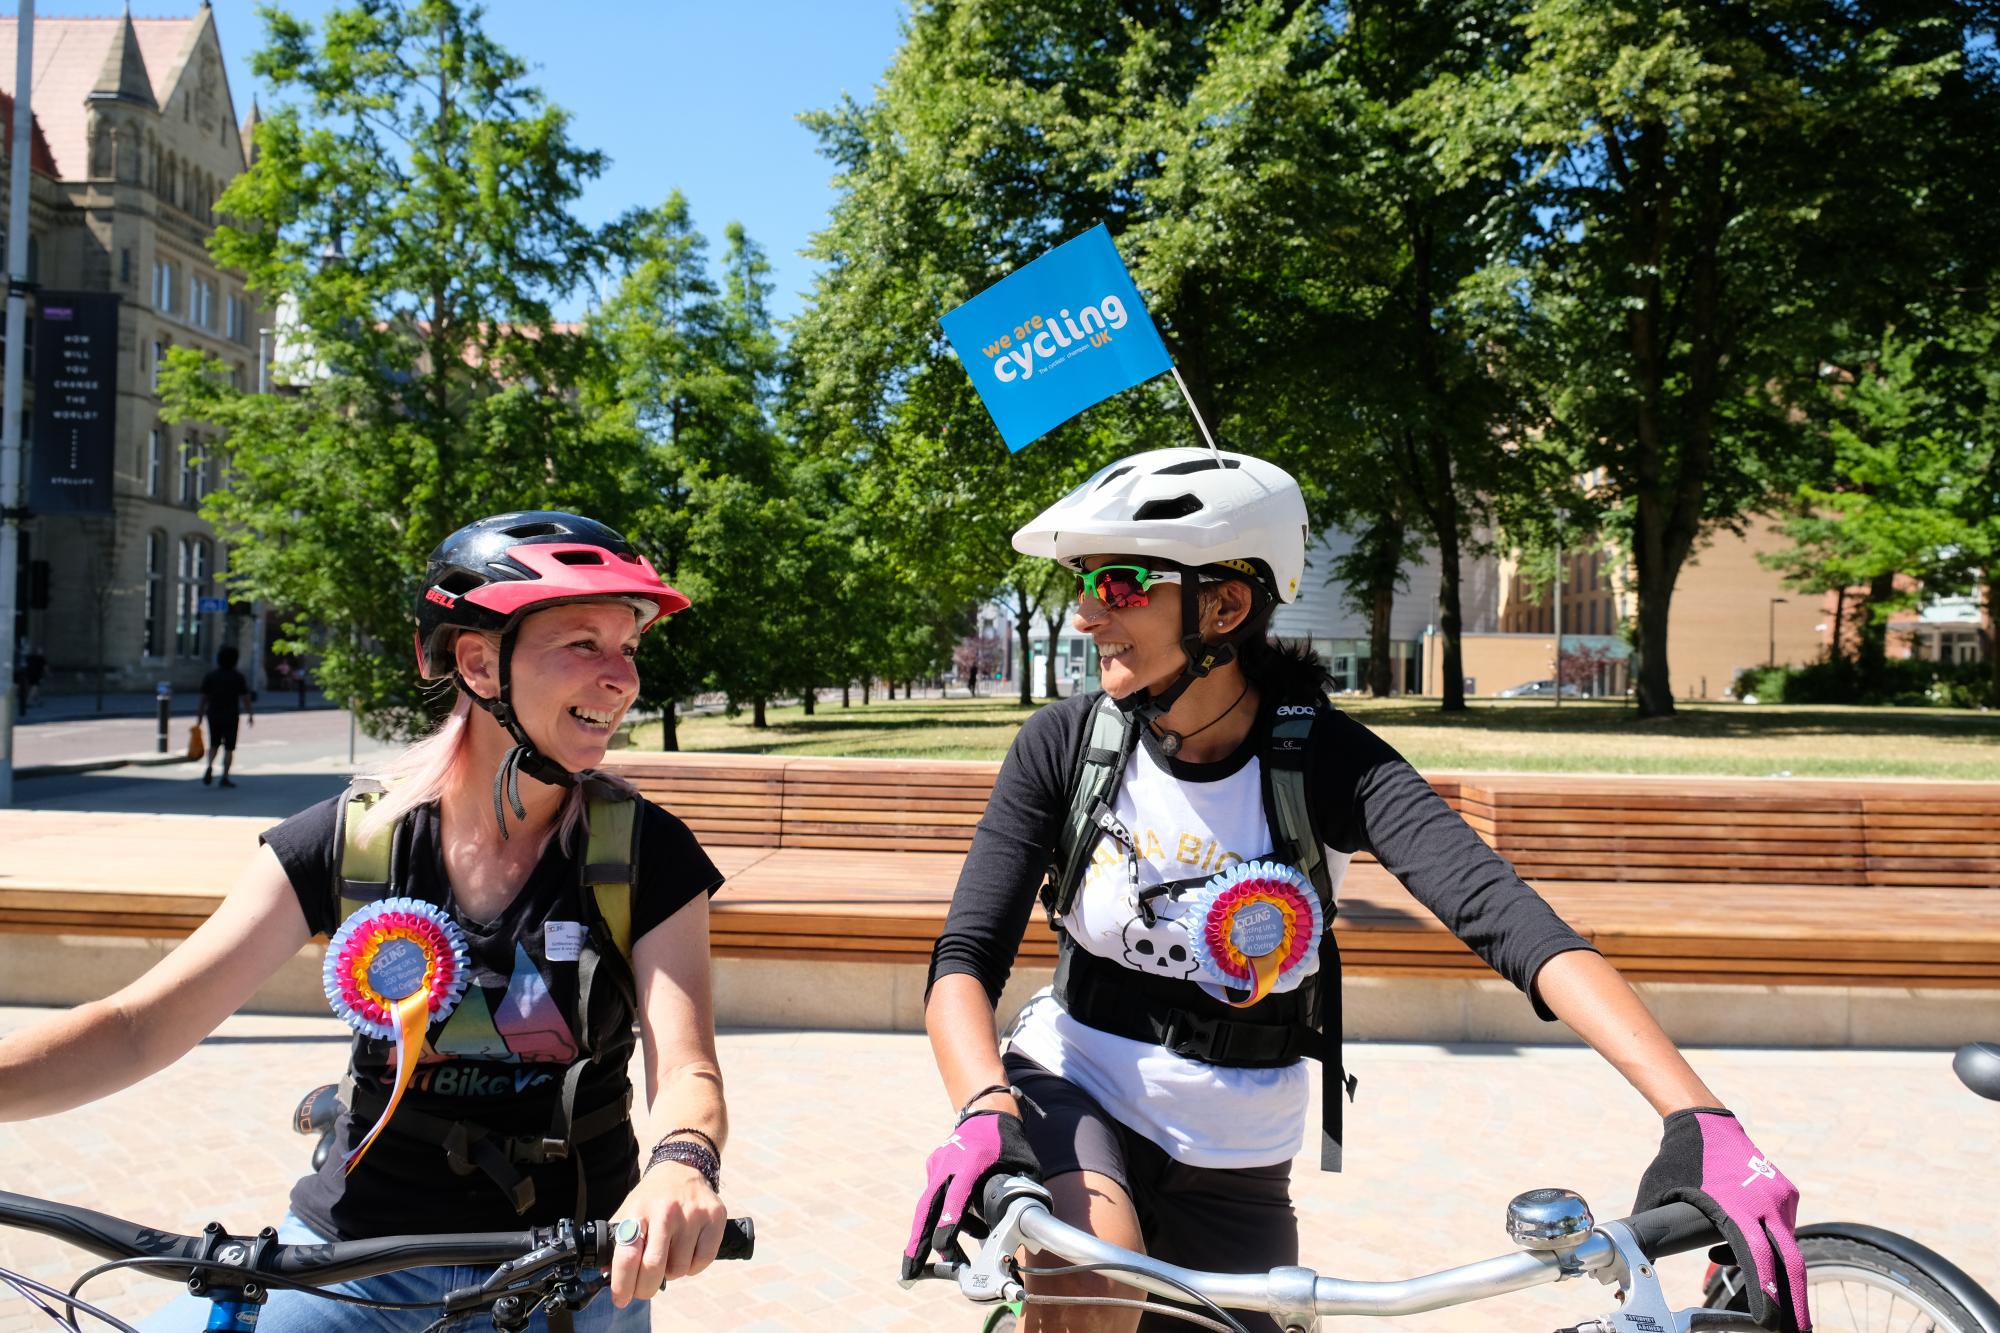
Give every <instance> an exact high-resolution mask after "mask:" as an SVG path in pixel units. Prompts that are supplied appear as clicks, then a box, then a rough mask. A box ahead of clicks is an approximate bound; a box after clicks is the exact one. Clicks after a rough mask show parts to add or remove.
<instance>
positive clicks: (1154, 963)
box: [1125, 915, 1201, 980]
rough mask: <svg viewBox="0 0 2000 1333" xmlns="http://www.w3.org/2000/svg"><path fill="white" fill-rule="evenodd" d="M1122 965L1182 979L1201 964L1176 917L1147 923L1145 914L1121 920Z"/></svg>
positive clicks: (1161, 975)
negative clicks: (1128, 919)
mask: <svg viewBox="0 0 2000 1333" xmlns="http://www.w3.org/2000/svg"><path fill="white" fill-rule="evenodd" d="M1125 966H1127V967H1131V968H1136V969H1138V970H1139V971H1141V972H1146V973H1150V974H1151V975H1153V976H1156V977H1172V978H1174V979H1176V980H1184V979H1186V978H1188V977H1191V976H1193V975H1194V973H1195V969H1196V968H1198V967H1200V966H1201V964H1200V963H1198V962H1196V961H1195V956H1194V950H1192V949H1190V948H1189V947H1188V937H1187V931H1185V930H1183V929H1182V928H1181V923H1180V922H1179V921H1178V920H1175V921H1168V920H1165V919H1164V918H1162V919H1159V920H1156V921H1154V923H1153V924H1152V925H1150V926H1148V925H1147V924H1146V918H1145V917H1143V916H1136V915H1135V916H1134V917H1133V918H1132V919H1131V920H1130V921H1127V922H1126V923H1125Z"/></svg>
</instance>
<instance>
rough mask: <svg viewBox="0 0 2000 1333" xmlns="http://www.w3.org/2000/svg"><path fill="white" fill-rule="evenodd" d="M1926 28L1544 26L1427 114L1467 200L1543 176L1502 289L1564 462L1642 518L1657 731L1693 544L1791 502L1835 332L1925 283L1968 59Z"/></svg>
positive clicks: (1676, 12) (1816, 17)
mask: <svg viewBox="0 0 2000 1333" xmlns="http://www.w3.org/2000/svg"><path fill="white" fill-rule="evenodd" d="M1931 18H1932V15H1931V14H1930V13H1929V12H1927V11H1925V10H1924V9H1923V8H1922V7H1914V8H1910V9H1904V8H1896V7H1892V8H1890V9H1888V10H1886V11H1871V12H1868V13H1865V14H1862V13H1857V12H1856V11H1853V10H1852V9H1851V8H1849V7H1846V6H1840V5H1834V4H1822V3H1818V2H1817V0H1794V2H1792V3H1785V4H1778V5H1765V6H1732V5H1678V4H1672V3H1665V2H1664V0H1648V2H1646V3H1639V4H1632V5H1624V6H1618V7H1607V6H1604V5H1599V4H1595V3H1591V0H1537V2H1536V3H1534V4H1532V5H1530V6H1529V7H1528V8H1527V10H1526V12H1525V13H1524V14H1523V16H1522V18H1521V20H1520V24H1521V31H1522V32H1523V34H1524V35H1525V36H1526V38H1527V39H1528V42H1527V45H1526V47H1525V48H1524V50H1523V51H1522V53H1521V58H1520V59H1518V60H1516V61H1512V62H1508V63H1505V64H1500V65H1496V66H1493V67H1489V68H1486V69H1482V70H1480V71H1477V72H1474V73H1471V74H1468V75H1466V76H1464V77H1462V78H1459V79H1456V80H1454V81H1451V82H1450V83H1447V84H1445V85H1441V86H1440V89H1439V90H1438V92H1437V94H1436V96H1435V99H1434V114H1433V121H1432V123H1433V126H1434V128H1435V132H1436V134H1437V146H1438V148H1439V153H1440V160H1441V161H1443V162H1444V163H1446V164H1447V165H1448V166H1450V167H1453V168H1454V169H1455V170H1456V171H1457V172H1458V173H1459V174H1460V176H1461V177H1462V178H1473V177H1478V176H1482V175H1489V174H1492V173H1494V172H1506V171H1509V170H1511V169H1512V168H1513V166H1514V164H1519V163H1524V162H1525V163H1526V164H1528V165H1530V166H1531V167H1532V173H1531V174H1530V175H1528V176H1527V177H1526V178H1525V179H1524V180H1523V183H1522V185H1521V187H1520V188H1519V189H1517V190H1514V191H1512V192H1510V194H1509V196H1508V198H1507V199H1506V201H1505V211H1504V213H1503V214H1496V215H1495V216H1494V217H1493V218H1492V219H1491V221H1490V223H1489V225H1493V226H1495V227H1500V224H1501V223H1503V222H1504V224H1505V225H1504V228H1500V229H1501V230H1504V231H1505V232H1506V233H1507V234H1508V235H1509V237H1510V238H1511V239H1510V240H1509V241H1508V243H1507V245H1506V247H1505V249H1504V251H1503V253H1502V254H1500V255H1499V256H1497V257H1496V262H1495V263H1494V264H1492V265H1491V266H1490V267H1491V276H1490V285H1491V288H1492V291H1493V293H1494V298H1495V301H1496V303H1497V302H1498V301H1500V300H1502V299H1504V298H1506V297H1507V296H1508V295H1509V294H1512V296H1513V300H1514V301H1515V303H1516V304H1517V305H1518V306H1519V307H1520V309H1521V311H1522V314H1523V319H1524V323H1525V326H1526V329H1527V332H1528V335H1529V336H1528V337H1527V338H1526V339H1524V350H1525V351H1526V352H1527V353H1528V354H1530V355H1531V356H1532V357H1533V358H1534V360H1535V361H1537V362H1538V363H1539V364H1538V368H1537V369H1536V371H1535V374H1536V377H1538V378H1539V379H1540V380H1541V382H1542V383H1543V384H1545V385H1546V386H1548V388H1549V390H1550V398H1549V402H1548V404H1547V414H1548V420H1547V433H1548V438H1549V440H1550V442H1551V443H1553V444H1554V445H1556V446H1558V447H1560V448H1562V449H1564V450H1566V451H1567V452H1568V453H1569V454H1570V455H1571V457H1572V458H1573V460H1574V463H1575V470H1576V471H1578V472H1580V473H1581V472H1597V473H1598V474H1599V475H1601V476H1602V477H1603V478H1604V489H1605V492H1606V494H1607V496H1608V498H1609V499H1610V501H1611V503H1613V504H1614V505H1615V506H1618V507H1622V508H1624V509H1626V510H1629V515H1628V516H1627V519H1626V521H1627V523H1628V524H1629V530H1630V533H1631V539H1632V555H1633V563H1634V567H1635V572H1636V575H1637V583H1638V617H1637V626H1636V646H1637V650H1638V656H1639V663H1638V680H1637V692H1638V700H1639V708H1640V712H1641V714H1642V715H1647V716H1661V715H1667V714H1671V713H1672V712H1673V694H1672V688H1671V679H1670V672H1669V665H1668V642H1667V625H1668V612H1669V608H1670V605H1671V599H1672V595H1673V588H1674V583H1675V580H1676V578H1677V577H1678V575H1679V572H1680V569H1681V566H1682V564H1683V563H1684V562H1685V561H1686V559H1687V557H1688V554H1689V552H1690V551H1691V550H1692V549H1693V546H1694V543H1695V541H1696V539H1697V538H1698V537H1699V536H1701V535H1702V533H1703V532H1704V531H1705V530H1707V529H1709V528H1711V527H1713V526H1715V525H1717V524H1728V523H1731V522H1734V521H1736V520H1737V519H1738V518H1739V516H1740V515H1742V514H1743V513H1744V512H1745V511H1746V509H1750V508H1754V507H1756V506H1757V505H1759V504H1760V503H1762V502H1763V501H1764V500H1765V498H1766V497H1768V496H1769V495H1770V494H1771V492H1772V491H1773V489H1774V488H1777V487H1780V486H1782V485H1784V484H1785V483H1786V480H1787V474H1788V472H1789V470H1790V469H1791V467H1792V465H1793V464H1794V463H1795V462H1796V461H1797V460H1798V459H1799V457H1800V454H1801V451H1802V450H1801V443H1800V438H1799V432H1798V431H1797V430H1796V429H1795V426H1796V422H1795V421H1794V419H1793V417H1792V414H1791V412H1790V404H1792V403H1794V402H1796V401H1798V399H1799V398H1800V396H1801V387H1802V385H1803V384H1805V383H1806V382H1808V381H1809V379H1810V376H1811V375H1812V373H1813V371H1814V370H1815V368H1816V367H1817V364H1818V355H1817V354H1818V352H1819V351H1820V350H1822V348H1823V346H1824V343H1823V341H1822V335H1823V332H1824V330H1825V329H1826V328H1828V327H1830V325H1831V324H1832V323H1833V321H1834V318H1835V317H1836V316H1837V315H1840V314H1851V313H1852V312H1854V311H1855V310H1857V309H1869V308H1879V307H1880V306H1881V305H1883V304H1884V303H1885V302H1888V301H1890V300H1892V299H1893V292H1894V289H1895V288H1896V287H1897V286H1898V284H1899V283H1901V282H1902V281H1904V280H1905V279H1907V278H1908V277H1909V276H1910V274H1909V272H1908V270H1907V269H1905V268H1903V267H1902V265H1901V262H1900V260H1899V259H1898V257H1899V256H1901V255H1903V254H1905V253H1906V251H1905V250H1904V249H1903V248H1902V244H1903V240H1904V237H1903V236H1902V235H1901V234H1900V233H1901V231H1902V229H1903V228H1904V227H1905V225H1906V224H1907V223H1910V222H1912V221H1914V220H1915V217H1914V209H1915V207H1916V204H1915V202H1914V201H1918V200H1920V199H1921V197H1922V195H1921V184H1922V182H1921V179H1920V176H1921V172H1920V170H1917V169H1916V163H1915V160H1914V155H1913V153H1912V151H1911V145H1912V144H1913V143H1915V142H1918V141H1920V140H1921V138H1922V134H1923V123H1922V112H1923V107H1924V105H1925V101H1926V99H1927V98H1930V97H1931V96H1932V95H1933V94H1934V93H1935V92H1936V90H1937V87H1938V81H1939V79H1940V77H1942V76H1943V75H1944V74H1945V73H1946V72H1947V71H1949V70H1950V69H1951V68H1953V67H1954V66H1955V65H1956V64H1957V63H1958V62H1959V60H1960V58H1961V57H1960V53H1959V51H1958V49H1957V42H1958V38H1957V34H1956V33H1955V31H1951V30H1949V29H1947V30H1945V31H1942V32H1940V30H1939V25H1937V24H1935V23H1933V22H1931ZM1831 144H1838V145H1840V150H1839V151H1837V152H1829V151H1827V146H1828V145H1831ZM1931 257H1932V256H1931V255H1929V254H1923V255H1921V258H1922V259H1923V260H1925V261H1928V260H1929V259H1930V258H1931Z"/></svg>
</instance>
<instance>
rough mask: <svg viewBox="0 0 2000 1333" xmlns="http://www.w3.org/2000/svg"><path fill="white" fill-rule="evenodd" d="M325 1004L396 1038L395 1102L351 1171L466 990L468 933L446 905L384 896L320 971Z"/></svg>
mask: <svg viewBox="0 0 2000 1333" xmlns="http://www.w3.org/2000/svg"><path fill="white" fill-rule="evenodd" d="M320 978H321V981H322V983H323V985H324V986H325V989H326V1002H327V1004H329V1005H330V1006H332V1008H333V1012H334V1013H335V1014H336V1015H338V1016H339V1018H340V1019H341V1021H343V1022H344V1023H346V1024H347V1026H349V1027H351V1028H353V1029H354V1030H355V1031H356V1032H358V1033H360V1034H361V1035H362V1036H364V1037H373V1038H375V1039H376V1040H378V1041H394V1042H395V1043H396V1082H395V1086H394V1088H393V1089H392V1090H391V1091H390V1093H389V1104H388V1105H387V1106H385V1107H384V1108H383V1109H382V1114H381V1116H380V1117H379V1118H377V1120H376V1121H375V1124H374V1126H373V1127H372V1128H370V1129H369V1131H368V1133H367V1135H366V1136H364V1137H363V1138H362V1140H361V1142H360V1144H359V1145H358V1146H356V1148H355V1149H354V1151H353V1152H351V1153H349V1154H348V1155H347V1160H346V1162H345V1163H344V1164H343V1165H342V1167H341V1170H342V1172H343V1173H345V1172H349V1171H352V1170H353V1169H354V1168H355V1165H356V1164H357V1163H359V1162H360V1161H361V1155H362V1154H363V1153H365V1152H367V1151H368V1149H369V1148H370V1147H371V1146H372V1145H373V1144H374V1142H375V1139H376V1137H377V1136H378V1135H380V1134H381V1132H382V1130H383V1128H384V1127H385V1126H387V1125H388V1123H389V1117H390V1116H393V1115H394V1114H396V1105H397V1103H399V1102H401V1101H402V1100H403V1093H404V1092H405V1091H406V1090H408V1088H409V1086H410V1079H411V1077H412V1076H414V1075H415V1074H416V1072H417V1057H418V1056H419V1055H421V1054H422V1053H423V1049H424V1036H425V1034H426V1033H427V1032H429V1030H430V1025H431V1024H432V1023H433V1022H435V1021H436V1020H438V1019H441V1018H443V1017H445V1016H446V1015H447V1014H449V1013H450V1012H451V1011H452V1009H453V1008H454V1007H455V1006H456V1005H457V1004H458V1001H459V997H460V996H462V995H464V994H465V985H466V981H467V980H468V959H467V955H466V948H465V934H464V932H462V931H461V930H459V928H458V923H457V922H456V921H453V920H452V919H451V918H450V917H448V916H446V915H445V914H444V912H443V910H442V909H440V908H438V907H436V906H433V905H432V904H430V903H427V902H423V901H421V900H419V899H416V898H383V899H379V900H378V901H376V902H372V903H369V904H367V905H366V906H365V907H363V908H361V909H360V910H359V911H357V912H355V913H354V915H353V916H350V917H348V918H347V920H346V921H344V922H342V923H341V926H340V929H339V930H337V931H335V932H334V936H333V940H332V942H331V943H329V944H328V945H327V946H326V962H325V963H324V964H323V965H322V967H321V969H320Z"/></svg>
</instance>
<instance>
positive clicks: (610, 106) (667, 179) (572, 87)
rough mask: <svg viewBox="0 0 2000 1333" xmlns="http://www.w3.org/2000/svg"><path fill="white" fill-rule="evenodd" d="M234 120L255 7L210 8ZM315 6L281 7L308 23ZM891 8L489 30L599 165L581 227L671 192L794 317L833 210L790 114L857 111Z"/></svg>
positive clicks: (618, 1) (142, 5) (595, 7)
mask: <svg viewBox="0 0 2000 1333" xmlns="http://www.w3.org/2000/svg"><path fill="white" fill-rule="evenodd" d="M198 2H199V0H134V2H133V4H132V14H133V16H134V17H135V18H168V17H185V16H187V15H189V14H192V13H193V12H194V11H195V8H196V6H197V4H198ZM213 3H214V9H215V20H216V27H217V29H218V31H219V32H220V34H221V37H222V50H223V54H224V56H225V57H226V58H227V60H228V64H229V85H230V91H231V93H232V94H233V95H234V96H235V98H236V102H237V114H238V116H239V118H240V117H241V116H242V115H243V114H244V113H245V112H247V111H248V110H249V105H250V96H251V94H252V93H253V92H255V93H256V94H257V95H258V98H259V100H260V101H261V102H263V103H264V104H265V105H266V106H268V105H270V103H271V101H272V98H271V95H270V90H269V89H266V88H261V87H259V86H258V85H257V83H256V81H255V80H254V79H253V78H252V77H251V74H250V56H251V54H252V53H253V52H254V51H255V50H256V49H257V47H258V46H260V45H261V44H262V42H263V23H262V22H261V21H260V20H259V19H258V17H257V13H256V3H255V0H213ZM330 7H331V4H330V3H329V0H292V2H291V3H288V4H286V5H284V8H286V9H288V10H290V11H291V12H292V13H294V14H297V15H300V16H301V17H304V18H308V19H311V18H313V17H315V16H316V15H318V14H320V13H322V12H324V11H325V10H327V9H328V8H330ZM35 10H36V13H37V14H39V15H43V16H45V17H51V18H55V17H81V16H100V15H104V14H115V13H117V12H118V3H117V0H40V2H39V3H37V5H36V7H35ZM903 12H904V6H903V3H902V0H833V2H832V3H828V2H827V0H819V3H807V0H756V3H749V4H727V3H720V2H719V0H656V2H654V3H647V2H646V0H570V2H569V3H563V4H547V3H540V2H539V0H493V2H492V3H491V4H490V5H489V7H488V10H487V16H486V26H487V30H488V31H489V32H490V33H492V34H493V36H494V37H495V38H496V39H497V40H498V41H499V42H500V43H501V44H502V45H504V46H506V47H507V48H508V49H509V50H511V51H513V52H514V53H516V54H517V55H520V56H522V57H523V58H525V59H526V60H527V61H528V62H529V64H530V65H532V66H533V67H534V79H535V81H536V82H537V83H538V84H539V85H540V86H541V87H542V89H543V91H544V92H546V93H547V94H548V96H549V97H550V99H551V100H553V101H554V102H556V103H557V104H559V105H560V106H562V107H564V108H565V109H566V110H568V111H569V112H570V114H571V115H572V116H573V117H574V118H575V119H574V123H573V126H572V131H571V132H572V134H573V135H574V137H575V139H576V141H577V142H578V143H580V144H583V145H586V146H588V147H592V148H599V149H602V150H603V151H605V152H606V153H608V154H610V156H611V166H610V169H609V170H608V171H606V172H605V174H604V175H603V176H602V177H600V178H599V179H598V180H597V181H596V182H595V183H594V184H592V186H591V187H590V189H589V191H588V192H587V193H586V195H585V196H584V201H583V209H582V211H583V213H584V214H585V216H586V217H587V218H589V219H591V220H593V221H599V220H603V219H607V218H611V217H614V216H616V215H617V214H619V213H621V212H623V211H624V210H625V209H627V208H631V207H635V206H643V205H647V204H654V203H658V202H659V201H660V200H662V199H664V198H665V197H666V196H667V193H668V192H669V191H670V190H673V189H675V188H678V189H680V190H681V192H682V193H684V194H685V195H686V196H687V198H688V203H689V206H690V207H691V208H692V209H693V211H694V217H695V221H696V222H697V223H698V224H699V225H700V227H701V229H702V231H703V232H704V233H706V234H707V235H708V237H709V238H710V242H711V244H712V246H714V247H715V248H716V249H718V250H719V249H720V247H721V241H722V228H723V225H724V224H725V223H727V222H729V221H731V220H736V221H740V222H742V223H743V225H744V226H745V227H746V228H747V229H748V230H749V232H750V235H751V236H752V237H753V238H754V239H755V240H757V241H758V242H759V243H761V244H762V245H763V246H764V248H765V249H766V250H767V251H769V253H770V256H771V264H772V269H773V275H772V276H773V278H774V279H775V281H776V283H777V290H776V293H775V295H774V298H773V301H772V304H773V307H774V313H776V314H777V315H778V317H779V318H781V319H783V318H788V317H789V316H791V315H793V314H795V313H797V311H798V309H799V306H800V299H799V294H800V293H802V292H803V291H805V290H806V288H807V287H808V286H810V284H811V281H812V267H811V265H810V264H808V263H807V261H806V260H804V259H803V258H801V257H800V256H799V254H798V252H799V251H800V250H802V249H803V248H804V247H805V245H806V242H807V240H808V238H809V237H810V236H811V235H812V233H813V232H814V231H816V230H818V229H819V228H820V226H821V225H822V224H823V222H824V220H825V217H826V213H827V209H828V207H829V206H830V205H831V203H832V201H833V191H832V188H831V185H830V177H831V174H832V170H831V165H830V164H829V163H828V162H827V161H826V159H825V158H822V157H820V156H819V154H818V152H817V150H816V141H815V140H814V138H813V136H812V135H811V134H810V133H809V132H807V130H806V129H805V128H804V127H803V126H802V125H800V124H799V123H798V121H797V120H796V117H797V115H798V113H799V112H801V111H807V110H812V109H816V108H821V107H830V106H833V105H834V104H836V103H837V102H838V101H839V99H840V96H841V94H842V93H851V94H853V95H854V96H855V97H856V98H857V99H859V100H862V101H866V100H868V99H869V98H871V97H872V96H873V91H874V87H875V83H876V80H877V79H878V78H879V77H880V76H881V74H882V71H883V70H884V69H885V68H886V67H887V66H888V63H889V59H890V57H891V56H892V55H893V54H894V53H895V50H896V46H897V44H898V42H899V40H900V30H899V26H898V25H899V22H900V20H901V16H902V14H903Z"/></svg>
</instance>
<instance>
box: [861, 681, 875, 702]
mask: <svg viewBox="0 0 2000 1333" xmlns="http://www.w3.org/2000/svg"><path fill="white" fill-rule="evenodd" d="M874 686H875V678H874V677H873V676H863V677H862V678H861V706H862V707H863V708H866V707H867V706H868V696H869V694H870V693H871V692H872V691H873V689H874Z"/></svg>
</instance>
